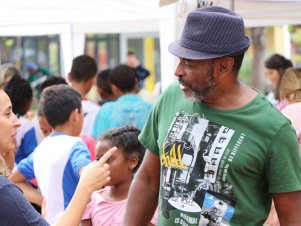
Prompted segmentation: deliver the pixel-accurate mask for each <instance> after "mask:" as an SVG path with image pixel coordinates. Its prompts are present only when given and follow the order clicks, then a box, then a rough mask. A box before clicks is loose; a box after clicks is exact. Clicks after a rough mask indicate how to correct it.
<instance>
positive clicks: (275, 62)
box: [264, 54, 293, 73]
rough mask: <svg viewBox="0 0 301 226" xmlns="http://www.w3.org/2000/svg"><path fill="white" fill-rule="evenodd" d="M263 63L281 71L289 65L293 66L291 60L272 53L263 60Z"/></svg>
mask: <svg viewBox="0 0 301 226" xmlns="http://www.w3.org/2000/svg"><path fill="white" fill-rule="evenodd" d="M264 65H265V67H266V68H268V69H276V70H280V71H281V72H282V73H283V72H284V71H285V70H286V69H287V68H289V67H293V64H292V62H291V61H290V60H289V59H286V58H285V57H284V56H281V55H280V54H273V55H272V56H270V57H269V58H268V59H267V60H266V61H265V62H264Z"/></svg>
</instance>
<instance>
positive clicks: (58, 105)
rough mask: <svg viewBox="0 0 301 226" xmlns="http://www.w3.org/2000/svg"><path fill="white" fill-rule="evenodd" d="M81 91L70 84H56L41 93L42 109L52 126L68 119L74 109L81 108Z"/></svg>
mask: <svg viewBox="0 0 301 226" xmlns="http://www.w3.org/2000/svg"><path fill="white" fill-rule="evenodd" d="M81 106H82V105H81V95H80V93H79V92H78V91H77V90H75V89H74V88H72V87H71V86H68V85H64V84H61V85H55V86H50V87H47V88H46V89H44V91H43V92H42V94H41V101H40V106H39V108H41V109H40V110H41V111H42V112H43V114H44V116H45V118H46V120H47V122H48V123H49V125H50V126H51V127H52V128H55V127H56V126H57V125H62V124H64V123H65V122H67V121H68V119H69V117H70V114H71V113H72V111H74V110H76V109H78V110H80V109H81Z"/></svg>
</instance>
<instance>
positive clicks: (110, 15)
mask: <svg viewBox="0 0 301 226" xmlns="http://www.w3.org/2000/svg"><path fill="white" fill-rule="evenodd" d="M172 2H176V0H110V1H108V0H26V1H24V0H8V1H3V2H1V7H0V35H1V36H9V35H41V34H54V33H62V32H70V31H71V32H86V33H88V32H103V33H122V32H148V31H152V32H153V31H159V19H161V18H167V17H172V16H174V14H172V13H167V14H166V11H164V13H162V12H160V7H159V3H160V4H161V5H164V4H168V3H172ZM196 2H197V1H196V0H181V1H178V3H179V5H180V6H181V4H182V5H183V6H184V7H183V8H180V9H179V11H181V10H182V11H185V13H187V12H188V11H189V10H187V9H189V7H188V8H187V5H189V6H190V7H193V8H194V7H195V6H196ZM199 2H205V3H208V2H213V4H214V5H220V6H224V7H227V8H231V7H232V5H234V10H235V11H236V12H238V13H239V14H241V15H242V16H243V18H244V19H245V23H246V26H269V25H280V24H301V13H300V12H301V1H300V0H282V1H280V0H252V1H250V0H212V1H199ZM193 8H191V9H193Z"/></svg>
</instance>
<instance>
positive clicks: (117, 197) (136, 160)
mask: <svg viewBox="0 0 301 226" xmlns="http://www.w3.org/2000/svg"><path fill="white" fill-rule="evenodd" d="M139 134H140V130H139V129H138V128H136V127H134V126H124V127H119V128H114V129H111V130H108V131H106V132H104V133H102V135H101V137H100V139H99V140H98V142H97V144H96V158H101V157H102V156H103V155H104V154H105V153H106V152H107V150H109V149H110V148H111V147H117V151H116V152H115V153H114V154H113V155H112V156H111V157H110V158H109V159H108V161H107V163H108V164H109V166H110V176H111V181H110V182H109V183H108V184H107V186H106V187H105V188H103V189H101V190H99V191H96V192H94V193H93V194H92V196H91V201H90V203H89V204H88V205H87V208H86V211H85V213H84V215H83V218H82V223H81V225H82V226H88V225H97V226H105V225H115V226H122V225H123V218H124V214H125V209H126V204H127V198H128V192H129V188H130V185H131V183H132V179H133V177H134V173H135V172H136V170H137V169H138V168H139V166H140V164H141V162H142V159H143V157H144V153H145V147H144V146H143V145H142V144H141V143H140V142H139V140H138V135H139ZM149 225H156V218H153V219H152V221H151V222H150V223H149Z"/></svg>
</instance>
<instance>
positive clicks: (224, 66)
mask: <svg viewBox="0 0 301 226" xmlns="http://www.w3.org/2000/svg"><path fill="white" fill-rule="evenodd" d="M233 66H234V59H233V58H232V57H224V58H220V59H218V71H219V74H220V75H224V74H228V73H229V72H230V71H231V70H232V69H233Z"/></svg>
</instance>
